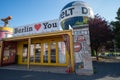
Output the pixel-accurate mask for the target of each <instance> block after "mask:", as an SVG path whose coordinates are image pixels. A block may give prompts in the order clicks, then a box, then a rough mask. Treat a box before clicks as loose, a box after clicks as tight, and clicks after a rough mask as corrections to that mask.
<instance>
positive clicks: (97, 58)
mask: <svg viewBox="0 0 120 80" xmlns="http://www.w3.org/2000/svg"><path fill="white" fill-rule="evenodd" d="M95 52H96V60H97V61H99V57H98V53H97V50H95Z"/></svg>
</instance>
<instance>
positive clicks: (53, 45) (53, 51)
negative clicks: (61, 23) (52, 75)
mask: <svg viewBox="0 0 120 80" xmlns="http://www.w3.org/2000/svg"><path fill="white" fill-rule="evenodd" d="M50 48H51V50H50V51H51V52H50V54H51V63H56V43H55V42H52V43H51V46H50Z"/></svg>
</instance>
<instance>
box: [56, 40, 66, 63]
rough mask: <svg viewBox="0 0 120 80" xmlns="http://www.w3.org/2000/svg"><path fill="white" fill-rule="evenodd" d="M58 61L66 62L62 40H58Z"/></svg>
mask: <svg viewBox="0 0 120 80" xmlns="http://www.w3.org/2000/svg"><path fill="white" fill-rule="evenodd" d="M58 50H59V51H58V54H59V63H66V49H65V43H64V42H58Z"/></svg>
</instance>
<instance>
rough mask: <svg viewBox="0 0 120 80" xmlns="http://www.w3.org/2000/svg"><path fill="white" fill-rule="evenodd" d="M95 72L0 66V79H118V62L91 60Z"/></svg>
mask: <svg viewBox="0 0 120 80" xmlns="http://www.w3.org/2000/svg"><path fill="white" fill-rule="evenodd" d="M93 66H94V72H95V74H93V75H90V76H83V75H77V74H75V73H74V74H63V73H62V74H61V73H51V72H41V71H33V70H31V71H28V70H12V69H7V68H6V69H5V68H4V69H3V67H0V80H120V62H95V61H94V62H93Z"/></svg>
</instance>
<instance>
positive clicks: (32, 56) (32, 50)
mask: <svg viewBox="0 0 120 80" xmlns="http://www.w3.org/2000/svg"><path fill="white" fill-rule="evenodd" d="M30 62H34V44H31V49H30Z"/></svg>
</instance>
